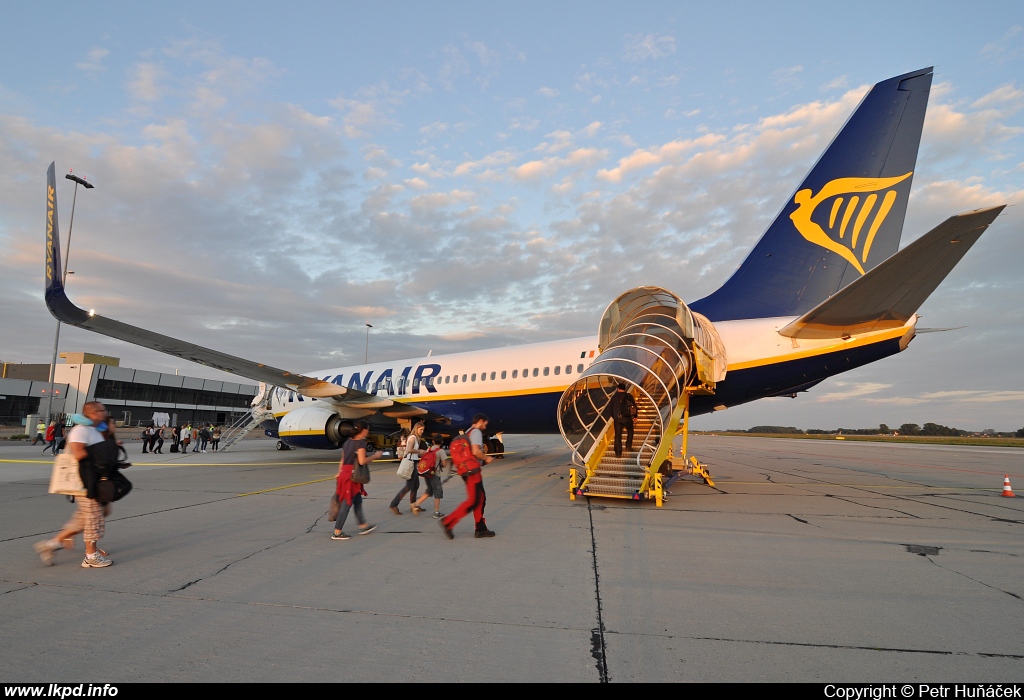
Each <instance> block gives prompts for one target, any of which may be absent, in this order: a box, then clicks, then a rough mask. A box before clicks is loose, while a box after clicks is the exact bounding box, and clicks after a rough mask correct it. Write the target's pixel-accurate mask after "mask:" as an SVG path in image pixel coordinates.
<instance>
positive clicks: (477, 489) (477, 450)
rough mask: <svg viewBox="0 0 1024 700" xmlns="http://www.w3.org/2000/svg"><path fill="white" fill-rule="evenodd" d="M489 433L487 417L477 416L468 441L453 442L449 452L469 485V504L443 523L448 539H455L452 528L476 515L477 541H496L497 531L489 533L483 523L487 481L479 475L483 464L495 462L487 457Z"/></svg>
mask: <svg viewBox="0 0 1024 700" xmlns="http://www.w3.org/2000/svg"><path fill="white" fill-rule="evenodd" d="M486 429H487V416H485V415H484V414H483V413H478V414H476V415H475V416H473V425H472V426H471V427H470V429H469V432H467V433H466V435H465V438H463V437H462V436H460V437H459V438H456V440H457V441H458V443H456V440H452V444H451V445H450V449H451V452H452V455H451V456H452V461H453V462H454V463H455V467H456V468H457V469H458V470H459V475H460V476H462V479H463V481H465V482H466V500H465V501H463V502H462V503H460V504H459V507H458V508H456V509H455V510H454V511H452V514H451V515H449V516H447V517H445V518H442V519H441V530H442V531H443V532H444V535H445V537H447V538H448V539H454V538H455V535H454V534H453V533H452V528H454V527H455V525H456V524H457V523H458V522H459V521H460V520H462V519H463V518H464V517H466V516H467V515H469V512H470V511H473V518H474V519H475V520H476V531H475V532H474V533H473V536H474V537H494V531H493V530H488V529H487V523H486V521H485V520H484V506H486V505H487V494H486V493H484V481H483V478H482V476H481V474H480V470H481V467H482V466H483V465H484V464H490V463H491V462H493V461H494V458H493V457H491V456H489V455H487V454H486V453H484V430H486ZM467 439H468V441H469V450H467V449H466V440H467Z"/></svg>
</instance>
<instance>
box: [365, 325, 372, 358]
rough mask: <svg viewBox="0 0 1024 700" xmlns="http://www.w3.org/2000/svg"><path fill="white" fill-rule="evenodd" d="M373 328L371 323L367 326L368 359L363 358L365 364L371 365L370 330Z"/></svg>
mask: <svg viewBox="0 0 1024 700" xmlns="http://www.w3.org/2000/svg"><path fill="white" fill-rule="evenodd" d="M371 328H373V326H372V325H370V324H369V323H367V324H366V357H365V358H363V364H364V365H366V364H369V363H370V329H371Z"/></svg>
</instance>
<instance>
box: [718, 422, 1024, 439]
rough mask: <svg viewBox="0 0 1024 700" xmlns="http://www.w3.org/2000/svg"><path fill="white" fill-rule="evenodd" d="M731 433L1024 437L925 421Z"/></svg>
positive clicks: (779, 427)
mask: <svg viewBox="0 0 1024 700" xmlns="http://www.w3.org/2000/svg"><path fill="white" fill-rule="evenodd" d="M728 432H731V433H761V434H766V433H777V434H781V435H892V434H894V433H895V434H897V435H924V436H929V437H963V436H969V435H977V434H979V433H980V434H982V435H988V436H991V437H1019V438H1024V428H1021V429H1020V430H1017V431H1013V432H1005V433H1000V432H996V431H995V430H994V429H992V428H986V429H985V430H982V431H970V430H961V429H960V428H951V427H949V426H948V425H940V424H939V423H925V424H924V425H918V424H917V423H904V424H903V425H901V426H900V427H898V428H890V427H889V426H888V425H886V424H885V423H882V424H881V425H879V426H878V427H877V428H833V429H832V430H823V429H821V428H809V429H808V430H801V429H800V428H797V427H794V426H782V425H755V426H754V427H753V428H750V429H749V430H742V429H740V430H730V431H728Z"/></svg>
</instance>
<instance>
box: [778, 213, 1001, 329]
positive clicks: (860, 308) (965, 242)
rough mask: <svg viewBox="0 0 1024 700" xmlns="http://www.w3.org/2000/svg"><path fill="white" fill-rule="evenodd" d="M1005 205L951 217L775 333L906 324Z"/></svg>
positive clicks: (874, 327)
mask: <svg viewBox="0 0 1024 700" xmlns="http://www.w3.org/2000/svg"><path fill="white" fill-rule="evenodd" d="M1004 208H1005V205H1003V206H998V207H990V208H988V209H977V210H975V211H969V212H964V213H963V214H957V215H956V216H952V217H950V218H949V219H947V220H946V221H944V222H943V223H941V224H939V225H938V226H936V227H935V228H933V229H932V230H931V231H929V232H928V233H926V234H925V235H923V236H921V237H920V238H918V239H917V240H916V241H914V242H913V243H911V244H910V245H908V246H907V247H906V248H904V249H903V250H901V251H899V252H898V253H896V254H895V255H893V256H892V257H890V258H889V259H887V260H885V261H884V262H882V263H880V264H879V265H878V266H877V267H875V268H874V269H872V270H869V271H868V272H867V274H865V275H864V276H863V277H861V278H859V279H857V280H855V281H854V282H852V283H851V284H849V285H848V286H846V287H844V288H843V289H841V290H840V291H838V292H837V293H835V294H833V295H832V296H831V297H829V298H828V299H826V300H825V301H823V302H821V303H820V304H818V305H817V306H816V307H814V308H813V309H811V310H810V311H808V312H807V313H805V314H804V315H803V316H801V317H800V318H798V319H796V320H795V321H793V322H792V323H790V324H789V325H788V326H786V327H785V328H783V329H782V330H780V331H779V334H780V335H784V336H787V337H789V338H842V337H845V336H850V335H855V334H858V333H869V332H871V331H879V330H884V329H887V328H898V327H899V326H902V325H903V324H905V323H906V322H907V321H908V320H909V319H910V317H911V316H913V315H914V313H915V312H916V311H917V310H918V309H919V308H921V304H923V303H924V302H925V300H926V299H927V298H928V297H929V296H930V295H931V293H932V292H934V291H935V288H936V287H938V286H939V283H941V282H942V280H944V279H946V275H948V274H949V273H950V271H951V270H952V269H953V268H954V267H955V266H956V264H957V263H958V262H960V259H961V258H963V256H964V254H965V253H967V251H968V250H969V249H970V248H971V246H972V245H974V243H975V241H977V240H978V238H979V237H981V234H982V233H984V232H985V229H987V228H988V227H989V225H990V224H991V223H992V222H993V221H995V218H996V217H997V216H999V214H1000V212H1002V211H1003V209H1004Z"/></svg>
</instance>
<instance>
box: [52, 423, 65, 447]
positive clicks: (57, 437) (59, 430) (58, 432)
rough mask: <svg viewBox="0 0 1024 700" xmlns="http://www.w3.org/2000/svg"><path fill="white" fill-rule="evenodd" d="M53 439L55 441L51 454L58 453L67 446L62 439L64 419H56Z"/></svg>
mask: <svg viewBox="0 0 1024 700" xmlns="http://www.w3.org/2000/svg"><path fill="white" fill-rule="evenodd" d="M53 441H54V442H55V443H56V444H55V445H54V448H53V454H55V455H57V454H60V451H61V450H63V449H64V447H65V446H67V441H66V440H65V439H64V420H63V419H61V420H59V421H57V425H56V426H54V429H53Z"/></svg>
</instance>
